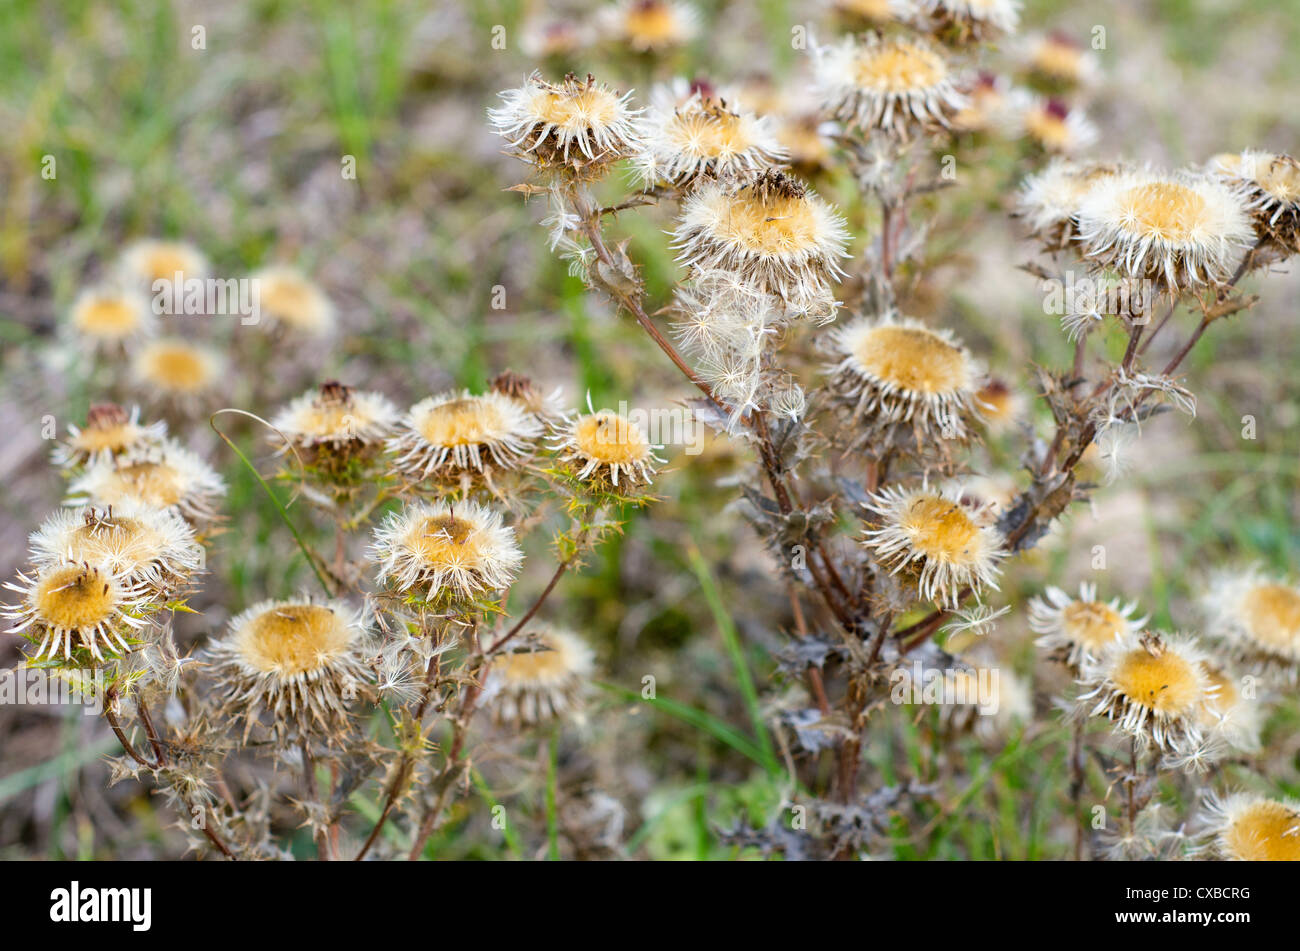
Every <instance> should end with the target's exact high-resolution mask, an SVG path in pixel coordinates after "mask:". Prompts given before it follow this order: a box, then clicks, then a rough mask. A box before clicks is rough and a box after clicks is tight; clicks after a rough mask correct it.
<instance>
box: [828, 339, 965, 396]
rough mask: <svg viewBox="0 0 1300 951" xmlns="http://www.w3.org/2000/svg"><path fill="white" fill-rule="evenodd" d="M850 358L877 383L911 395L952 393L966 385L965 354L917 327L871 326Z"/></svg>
mask: <svg viewBox="0 0 1300 951" xmlns="http://www.w3.org/2000/svg"><path fill="white" fill-rule="evenodd" d="M853 355H854V356H855V357H856V358H857V360H858V363H860V364H861V365H862V368H863V369H864V370H866V371H867V372H868V373H869V374H870V375H871V376H873V377H875V378H876V379H877V380H881V381H883V382H885V383H892V384H893V385H894V386H896V387H898V388H899V389H902V390H908V391H911V392H913V393H924V394H927V395H932V394H941V393H952V392H955V391H956V390H959V389H961V387H962V385H963V384H964V383H965V382H966V376H967V373H966V370H967V367H966V356H965V354H963V353H962V351H961V350H960V349H959V348H958V347H954V346H953V345H952V344H950V343H949V342H948V341H946V340H944V339H943V338H942V337H940V336H939V335H938V334H936V333H932V332H931V331H929V330H925V329H924V328H921V327H894V326H888V325H886V326H883V327H873V328H871V329H870V330H869V331H867V333H865V334H864V335H863V336H862V338H861V339H860V340H859V341H858V344H857V346H856V347H855V348H854V353H853Z"/></svg>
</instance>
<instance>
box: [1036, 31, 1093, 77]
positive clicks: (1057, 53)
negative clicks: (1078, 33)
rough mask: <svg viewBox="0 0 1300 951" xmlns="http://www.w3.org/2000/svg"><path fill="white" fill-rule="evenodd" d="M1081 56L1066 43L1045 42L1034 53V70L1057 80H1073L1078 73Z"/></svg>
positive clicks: (1080, 53)
mask: <svg viewBox="0 0 1300 951" xmlns="http://www.w3.org/2000/svg"><path fill="white" fill-rule="evenodd" d="M1082 61H1083V54H1082V52H1081V51H1080V50H1078V49H1076V48H1075V47H1073V46H1071V45H1070V44H1068V43H1058V42H1056V41H1054V40H1047V41H1046V42H1044V43H1042V44H1041V45H1040V46H1039V47H1038V49H1036V50H1035V51H1034V68H1035V69H1037V70H1038V71H1039V72H1040V73H1044V74H1045V75H1048V76H1055V77H1056V78H1058V79H1075V78H1077V77H1078V75H1079V72H1080V64H1081V63H1082Z"/></svg>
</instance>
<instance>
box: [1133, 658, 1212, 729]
mask: <svg viewBox="0 0 1300 951" xmlns="http://www.w3.org/2000/svg"><path fill="white" fill-rule="evenodd" d="M1111 679H1112V680H1113V681H1114V683H1115V686H1116V687H1118V688H1119V691H1120V692H1121V693H1122V694H1124V696H1125V697H1127V698H1128V699H1129V701H1130V702H1132V703H1138V704H1141V705H1142V706H1144V707H1147V708H1148V709H1150V710H1154V711H1155V712H1156V713H1159V714H1164V715H1166V716H1186V715H1188V714H1191V713H1194V712H1195V711H1196V709H1197V707H1198V706H1200V703H1201V699H1202V695H1201V683H1200V680H1199V679H1198V678H1197V676H1196V669H1195V668H1194V667H1193V666H1192V665H1191V664H1189V663H1188V662H1187V661H1186V660H1185V659H1184V658H1183V657H1181V656H1179V655H1178V654H1177V653H1175V652H1174V651H1171V650H1168V649H1163V650H1159V651H1157V652H1156V653H1152V652H1151V651H1150V650H1148V649H1147V648H1145V647H1139V648H1136V649H1135V650H1131V651H1129V652H1128V653H1127V654H1125V655H1124V656H1123V657H1121V658H1120V659H1119V661H1118V663H1117V664H1116V666H1115V672H1114V674H1112V675H1111Z"/></svg>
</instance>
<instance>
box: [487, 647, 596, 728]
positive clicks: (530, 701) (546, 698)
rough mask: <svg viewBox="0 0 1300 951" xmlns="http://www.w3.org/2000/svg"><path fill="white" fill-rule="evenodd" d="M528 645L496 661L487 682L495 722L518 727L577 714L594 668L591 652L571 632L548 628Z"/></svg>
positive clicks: (490, 668)
mask: <svg viewBox="0 0 1300 951" xmlns="http://www.w3.org/2000/svg"><path fill="white" fill-rule="evenodd" d="M529 640H530V643H529V644H528V645H527V646H524V647H520V648H519V649H518V650H515V651H512V652H509V653H506V654H502V655H501V656H499V657H496V658H493V660H492V663H491V665H490V666H489V668H488V671H487V674H486V676H485V679H484V688H483V700H484V702H485V703H487V704H489V705H490V706H491V708H492V715H493V717H494V718H495V719H496V720H498V721H501V722H507V723H512V724H515V725H516V726H522V725H525V724H533V723H540V722H544V721H546V720H550V719H552V718H555V717H563V716H568V715H571V714H573V713H575V712H576V711H577V710H578V709H580V707H581V701H582V691H583V689H584V688H585V687H586V686H587V681H588V679H589V678H590V677H591V673H592V670H593V669H594V666H595V663H594V655H593V654H592V650H591V648H590V647H588V646H587V644H586V642H585V641H583V639H582V638H580V637H579V636H578V635H577V634H574V633H572V632H571V631H564V630H559V629H556V628H543V629H541V630H540V631H538V632H536V633H535V634H534V636H532V637H530V638H529Z"/></svg>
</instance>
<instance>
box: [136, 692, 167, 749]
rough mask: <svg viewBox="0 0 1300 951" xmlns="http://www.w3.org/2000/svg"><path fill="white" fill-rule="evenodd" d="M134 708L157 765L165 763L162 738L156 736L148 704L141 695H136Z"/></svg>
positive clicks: (156, 732)
mask: <svg viewBox="0 0 1300 951" xmlns="http://www.w3.org/2000/svg"><path fill="white" fill-rule="evenodd" d="M135 707H136V710H137V711H138V712H139V714H140V722H141V723H143V724H144V732H145V735H146V736H148V737H149V745H150V746H152V747H153V755H154V758H155V759H156V760H157V761H158V765H159V766H166V765H167V755H166V754H165V753H164V752H163V745H162V740H161V739H159V737H158V731H157V730H155V729H154V725H153V718H152V717H151V716H149V705H148V704H147V703H145V702H144V698H143V697H139V696H137V697H136V701H135Z"/></svg>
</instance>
